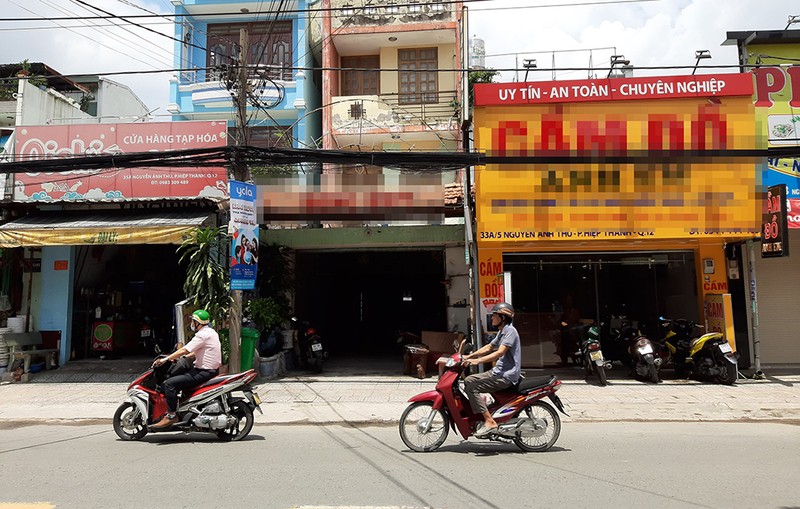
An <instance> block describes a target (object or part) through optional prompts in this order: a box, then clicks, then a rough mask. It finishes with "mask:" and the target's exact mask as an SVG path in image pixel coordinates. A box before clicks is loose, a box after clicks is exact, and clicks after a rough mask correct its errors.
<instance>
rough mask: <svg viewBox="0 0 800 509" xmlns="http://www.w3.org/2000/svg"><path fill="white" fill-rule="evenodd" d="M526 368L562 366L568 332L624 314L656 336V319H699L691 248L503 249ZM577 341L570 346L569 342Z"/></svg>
mask: <svg viewBox="0 0 800 509" xmlns="http://www.w3.org/2000/svg"><path fill="white" fill-rule="evenodd" d="M503 266H504V269H505V270H506V271H507V272H511V290H512V296H513V304H514V307H515V308H516V310H517V316H516V317H515V320H514V321H515V323H516V324H517V329H518V330H519V332H520V339H521V340H522V350H523V359H522V361H523V364H524V365H525V366H545V365H552V364H558V363H564V362H565V360H566V359H567V357H568V356H569V355H570V353H571V352H574V351H575V350H576V349H577V342H576V341H575V337H574V334H573V335H572V336H570V335H566V338H565V334H564V333H563V330H564V329H562V325H561V324H562V323H566V324H567V325H566V326H563V327H565V328H566V329H571V328H573V327H575V326H579V325H581V324H587V323H591V322H593V321H607V320H609V318H610V316H611V315H612V314H613V315H616V316H619V315H624V316H627V317H629V318H631V319H633V320H635V321H636V322H637V324H638V325H639V328H640V330H641V331H642V333H644V334H649V335H653V336H654V337H658V334H659V327H658V318H659V316H666V317H669V318H686V319H689V320H694V321H696V320H697V319H698V316H697V312H698V311H697V309H698V308H697V289H696V283H695V280H696V279H695V278H696V275H695V268H694V253H693V252H692V251H679V252H662V253H642V252H631V253H578V254H573V253H564V254H560V253H559V254H527V253H524V254H523V253H519V254H517V253H514V254H508V253H507V254H506V255H505V256H504V257H503ZM573 343H574V344H573Z"/></svg>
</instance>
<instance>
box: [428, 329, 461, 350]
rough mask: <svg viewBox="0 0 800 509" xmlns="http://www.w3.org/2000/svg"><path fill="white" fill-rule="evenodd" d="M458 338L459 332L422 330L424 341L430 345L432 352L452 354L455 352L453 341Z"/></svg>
mask: <svg viewBox="0 0 800 509" xmlns="http://www.w3.org/2000/svg"><path fill="white" fill-rule="evenodd" d="M456 339H458V333H457V332H434V331H427V330H424V331H422V342H423V343H425V344H426V345H428V349H429V350H430V351H431V352H438V353H444V354H445V355H452V354H453V352H455V348H453V342H454V341H455V340H456Z"/></svg>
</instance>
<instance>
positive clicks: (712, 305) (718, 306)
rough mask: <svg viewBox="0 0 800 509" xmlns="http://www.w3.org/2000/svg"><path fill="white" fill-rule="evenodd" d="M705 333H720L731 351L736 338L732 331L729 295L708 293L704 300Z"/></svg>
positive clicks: (734, 347)
mask: <svg viewBox="0 0 800 509" xmlns="http://www.w3.org/2000/svg"><path fill="white" fill-rule="evenodd" d="M704 307H705V315H706V332H721V333H722V334H723V336H724V337H725V339H726V340H727V341H728V344H729V345H731V348H733V351H734V352H735V351H736V337H735V335H734V330H733V303H732V301H731V294H729V293H722V294H719V293H709V294H706V298H705V306H704Z"/></svg>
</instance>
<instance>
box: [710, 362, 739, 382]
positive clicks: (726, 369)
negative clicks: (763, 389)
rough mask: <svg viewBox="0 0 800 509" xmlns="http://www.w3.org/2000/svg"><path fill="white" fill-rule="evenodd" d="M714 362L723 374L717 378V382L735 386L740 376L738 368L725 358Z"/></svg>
mask: <svg viewBox="0 0 800 509" xmlns="http://www.w3.org/2000/svg"><path fill="white" fill-rule="evenodd" d="M714 362H716V364H717V367H718V368H719V369H720V370H721V373H720V374H718V375H717V376H716V379H717V381H718V382H719V383H722V384H725V385H733V384H735V383H736V379H737V378H738V376H739V373H738V371H739V370H738V369H737V368H738V366H737V365H736V364H732V363H730V362H728V361H727V359H724V358H723V359H714Z"/></svg>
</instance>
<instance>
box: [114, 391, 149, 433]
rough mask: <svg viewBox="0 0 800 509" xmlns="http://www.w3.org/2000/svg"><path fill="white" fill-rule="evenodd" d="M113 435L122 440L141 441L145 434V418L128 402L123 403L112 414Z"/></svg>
mask: <svg viewBox="0 0 800 509" xmlns="http://www.w3.org/2000/svg"><path fill="white" fill-rule="evenodd" d="M113 423H114V433H116V434H117V436H118V437H120V438H121V439H122V440H141V439H142V438H143V437H144V436H145V435H146V434H147V424H146V423H145V418H144V416H143V415H142V414H141V412H139V408H138V407H137V406H136V405H134V404H133V403H131V402H130V401H128V402H126V403H123V404H121V405H120V406H119V408H117V411H116V412H114V420H113Z"/></svg>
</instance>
